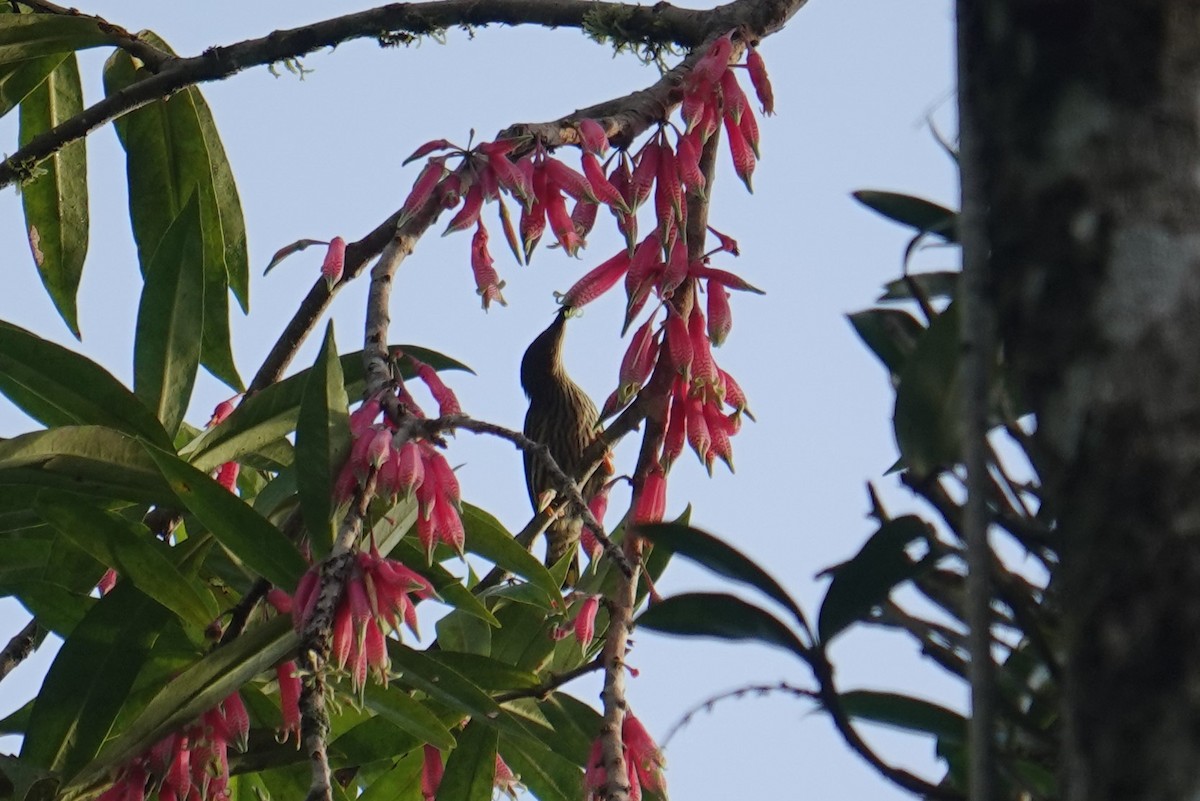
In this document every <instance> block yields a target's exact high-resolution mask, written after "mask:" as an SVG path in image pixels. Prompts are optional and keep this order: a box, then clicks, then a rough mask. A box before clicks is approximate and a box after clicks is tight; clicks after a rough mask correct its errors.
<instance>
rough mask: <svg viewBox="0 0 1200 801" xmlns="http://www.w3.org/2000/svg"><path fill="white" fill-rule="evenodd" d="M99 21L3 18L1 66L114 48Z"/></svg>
mask: <svg viewBox="0 0 1200 801" xmlns="http://www.w3.org/2000/svg"><path fill="white" fill-rule="evenodd" d="M111 43H112V37H110V36H109V35H108V34H106V33H104V31H102V30H101V29H100V25H99V24H98V23H97V22H96V20H94V19H91V18H88V17H84V16H78V17H74V16H69V15H61V14H4V15H0V64H9V63H11V62H15V61H24V60H25V59H31V58H39V57H41V56H48V55H51V54H53V53H68V52H70V51H72V50H83V49H85V48H88V47H97V46H98V45H103V44H111Z"/></svg>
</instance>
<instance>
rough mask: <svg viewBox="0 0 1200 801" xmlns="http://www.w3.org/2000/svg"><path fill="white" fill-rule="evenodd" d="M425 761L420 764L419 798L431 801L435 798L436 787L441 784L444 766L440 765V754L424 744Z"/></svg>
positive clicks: (444, 770)
mask: <svg viewBox="0 0 1200 801" xmlns="http://www.w3.org/2000/svg"><path fill="white" fill-rule="evenodd" d="M424 753H425V760H424V762H422V763H421V796H422V797H423V798H424V799H425V801H433V800H434V799H435V798H436V797H437V791H438V787H440V786H441V784H442V775H443V774H444V773H445V772H446V766H445V765H443V764H442V752H441V751H439V750H437V749H436V748H434V747H433V746H432V745H429V744H428V743H426V744H425V749H424Z"/></svg>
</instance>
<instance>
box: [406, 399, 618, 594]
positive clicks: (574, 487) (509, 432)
mask: <svg viewBox="0 0 1200 801" xmlns="http://www.w3.org/2000/svg"><path fill="white" fill-rule="evenodd" d="M416 426H417V428H418V429H419V430H420V431H421V433H422V435H423V436H432V435H436V434H437V433H439V432H441V431H450V430H456V431H470V432H472V433H474V434H487V435H490V436H493V437H499V438H500V439H505V440H508V441H509V442H511V443H512V444H513V445H516V446H517V447H518V448H520V449H521V450H523V451H525V452H526V453H530V454H533V456H534V458H536V459H539V460H541V462H542V466H543V467H545V468H546V472H547V473H548V474H549V477H550V480H551V481H553V482H554V485H555V489H557V490H559V491H560V492H561V494H562V495H563V496H564V497H566V499H567V501H568V502H570V503H571V504H572V505H573V506H574V507H575V510H576V512H577V513H578V514H579V516H580V517H581V518H582V519H583V524H584V525H585V526H587V527H588V528H590V529H592V532H593V533H594V534H595V535H596V541H597V542H599V543H600V544H601V545H602V546H604V552H605V554H606V555H607V556H608V557H609V558H610V559H612V560H613V562H614V563H616V565H617V567H618V568H620V570H621V572H622V573H623V574H625V575H626V576H631V575H633V565H632V564H631V563H630V561H629V559H628V558H627V557H626V555H625V554H624V553H622V551H621V548H620V546H618V545H617V544H616V543H615V542H613V541H612V539H611V538H610V537H609V536H608V534H606V533H605V532H604V526H603V525H602V524H601V523H600V521H599V520H597V519H596V517H595V516H594V515H593V514H592V511H591V510H590V509H589V508H588V505H587V501H586V500H584V497H583V493H581V492H580V491H579V485H578V484H576V483H575V482H574V481H573V480H572V479H571V477H570V476H568V475H567V474H566V473H564V472H563V470H562V468H561V467H559V466H558V463H557V462H555V461H554V457H553V456H551V455H550V449H549V448H547V447H546V446H545V445H544V444H542V443H540V442H537V441H535V440H532V439H530V438H529V437H527V436H525V435H524V434H522V433H521V432H520V431H514V430H513V429H511V428H505V427H504V426H498V425H496V424H495V423H488V422H485V421H483V420H475V419H473V418H470V417H467V416H466V415H451V416H449V417H439V418H437V419H435V420H428V421H423V422H420V423H417V424H416Z"/></svg>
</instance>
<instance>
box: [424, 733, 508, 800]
mask: <svg viewBox="0 0 1200 801" xmlns="http://www.w3.org/2000/svg"><path fill="white" fill-rule="evenodd" d="M498 742H499V735H498V734H497V733H496V730H495V729H494V728H492V727H491V726H485V725H483V724H482V723H481V722H480V721H478V720H473V721H471V722H470V723H468V724H467V727H466V728H465V729H463V733H462V734H460V735H459V737H458V747H457V748H455V749H454V750H453V751H451V752H450V758H449V759H448V760H446V772H445V774H444V775H443V776H442V783H441V784H440V785H438V791H437V797H438V801H491V798H492V787H493V785H494V784H495V780H496V778H495V777H496V745H497V743H498Z"/></svg>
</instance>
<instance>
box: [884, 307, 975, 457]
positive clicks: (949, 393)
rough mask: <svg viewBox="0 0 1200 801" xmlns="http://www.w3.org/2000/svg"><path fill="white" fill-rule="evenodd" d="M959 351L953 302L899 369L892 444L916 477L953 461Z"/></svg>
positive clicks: (958, 431)
mask: <svg viewBox="0 0 1200 801" xmlns="http://www.w3.org/2000/svg"><path fill="white" fill-rule="evenodd" d="M961 350H962V347H961V344H960V340H959V317H958V304H956V303H954V304H951V305H950V306H949V307H947V309H946V310H945V311H944V312H942V313H941V314H940V315H938V317H937V318H936V319H935V320H934V321H933V322H932V323H931V324H930V326H929V328H928V329H927V330H926V331H925V333H924V334H923V335H922V336H921V339H920V340H919V341H918V342H917V346H916V348H915V349H914V350H913V352H912V354H911V355H910V356H909V358H908V359H907V360H906V361H905V363H904V366H903V368H902V369H901V370H900V373H899V385H898V386H897V387H896V408H895V412H894V414H893V425H894V428H895V431H896V444H897V446H898V447H899V448H900V455H901V457H902V458H903V459H904V463H905V465H907V466H908V468H909V470H911V471H912V472H913V474H914V475H915V476H917V477H918V478H920V477H924V476H927V475H929V474H930V473H933V472H936V471H938V470H941V469H943V468H945V467H948V466H950V465H953V464H955V463H956V462H958V461H959V458H960V454H961V452H962V415H961V414H960V413H959V410H960V407H961V405H962V404H961V400H960V398H961V394H960V393H961V391H962V389H961V381H960V376H959V362H960V358H961V355H962V354H961Z"/></svg>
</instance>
